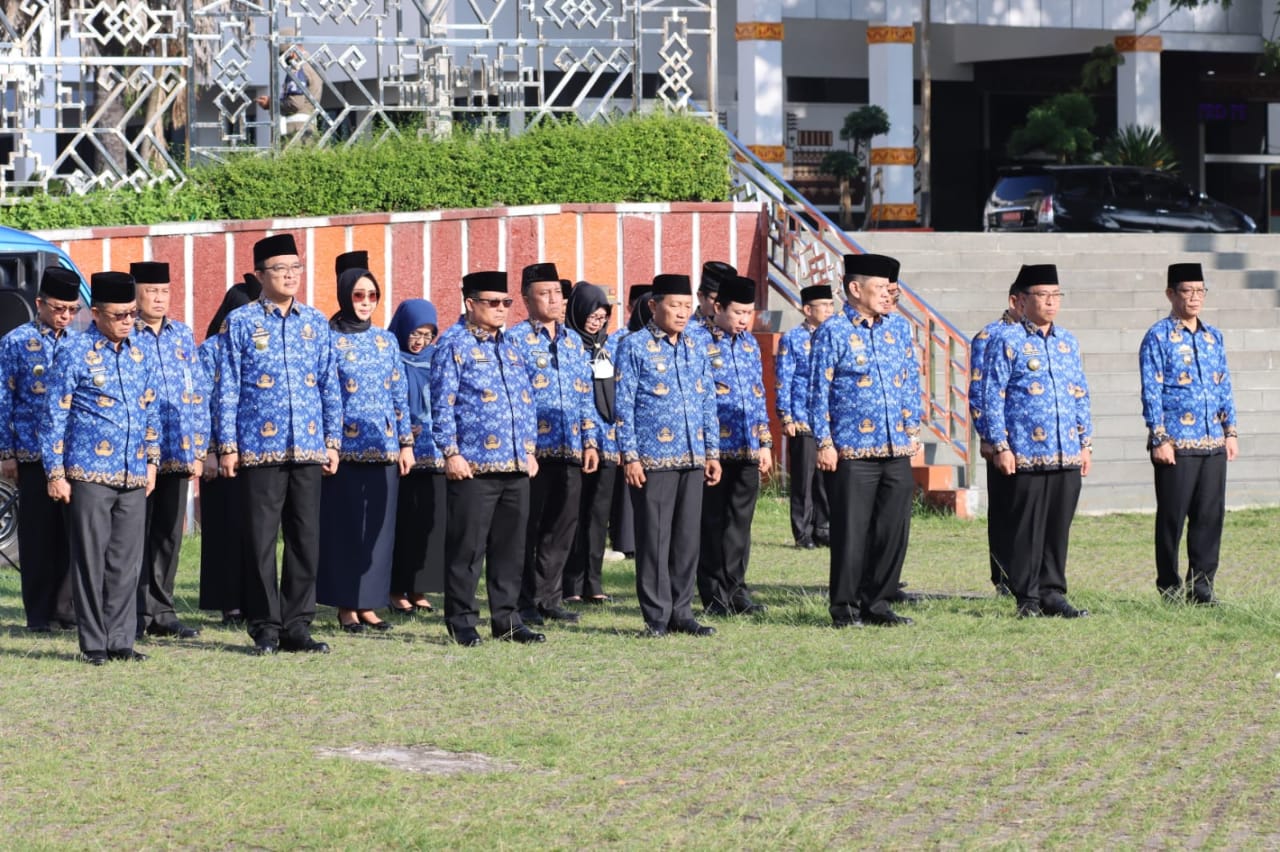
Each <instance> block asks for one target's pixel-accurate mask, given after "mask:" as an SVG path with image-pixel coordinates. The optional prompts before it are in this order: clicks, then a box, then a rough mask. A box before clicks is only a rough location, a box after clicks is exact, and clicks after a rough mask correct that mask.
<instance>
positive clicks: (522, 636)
mask: <svg viewBox="0 0 1280 852" xmlns="http://www.w3.org/2000/svg"><path fill="white" fill-rule="evenodd" d="M493 635H494V638H497V639H501V640H502V641H503V642H519V643H520V644H521V645H536V644H537V643H539V642H545V641H547V637H546V636H545V635H544V634H542V633H535V632H534V631H532V630H530V629H529V628H528V627H525V626H524V625H523V624H521V625H520V626H519V627H517V628H515V629H514V630H509V631H507V632H506V633H495V634H493Z"/></svg>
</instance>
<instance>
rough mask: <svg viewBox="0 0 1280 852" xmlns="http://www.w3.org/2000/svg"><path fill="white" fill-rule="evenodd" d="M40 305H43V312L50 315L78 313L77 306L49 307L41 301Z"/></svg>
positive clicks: (78, 308) (49, 305)
mask: <svg viewBox="0 0 1280 852" xmlns="http://www.w3.org/2000/svg"><path fill="white" fill-rule="evenodd" d="M41 303H42V304H43V305H44V307H45V310H47V311H48V312H49V313H51V314H59V315H60V314H77V313H79V312H80V306H79V305H51V304H49V303H48V302H45V301H44V300H43V299H42V300H41Z"/></svg>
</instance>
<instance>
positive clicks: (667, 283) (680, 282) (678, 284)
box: [649, 275, 693, 296]
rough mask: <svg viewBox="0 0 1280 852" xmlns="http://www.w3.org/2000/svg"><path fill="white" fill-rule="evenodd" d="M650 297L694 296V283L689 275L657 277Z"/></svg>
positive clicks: (654, 278)
mask: <svg viewBox="0 0 1280 852" xmlns="http://www.w3.org/2000/svg"><path fill="white" fill-rule="evenodd" d="M649 295H650V296H692V295H693V282H692V281H690V280H689V276H688V275H655V276H653V289H652V290H650V291H649Z"/></svg>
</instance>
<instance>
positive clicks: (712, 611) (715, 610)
mask: <svg viewBox="0 0 1280 852" xmlns="http://www.w3.org/2000/svg"><path fill="white" fill-rule="evenodd" d="M702 614H703V615H710V616H714V617H716V618H722V617H724V616H727V615H729V608H728V607H727V606H725V605H724V604H722V603H720V601H712V602H711V603H709V604H707V605H706V606H704V607H703V608H702Z"/></svg>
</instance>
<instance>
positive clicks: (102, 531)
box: [0, 233, 1236, 665]
mask: <svg viewBox="0 0 1280 852" xmlns="http://www.w3.org/2000/svg"><path fill="white" fill-rule="evenodd" d="M253 261H254V271H253V273H252V274H248V275H246V276H245V279H244V281H243V282H241V283H237V284H235V285H234V286H232V287H231V288H229V289H228V290H227V292H226V294H225V297H224V299H223V302H222V304H221V306H220V307H219V309H218V312H217V314H216V315H215V317H214V320H213V322H212V323H211V324H210V327H209V331H208V335H207V337H206V339H205V341H204V342H203V343H202V344H201V345H200V346H199V347H196V346H195V343H194V339H193V335H192V332H191V330H190V329H189V328H188V327H187V326H185V325H184V324H182V323H180V322H177V321H174V320H171V319H169V318H168V317H167V312H168V308H169V287H170V283H169V269H168V266H167V264H163V263H155V262H145V263H135V264H133V265H132V266H131V268H130V271H129V272H128V273H123V272H114V271H112V272H100V273H96V274H94V275H93V276H92V278H91V291H92V292H91V295H92V305H91V310H92V313H93V322H92V323H91V324H90V325H89V327H88V329H87V330H86V331H83V332H79V333H77V332H75V331H74V330H73V329H72V327H71V326H72V319H73V317H74V315H75V314H76V312H77V310H78V309H79V305H78V302H79V286H80V280H79V277H78V275H77V274H76V273H75V272H73V271H71V270H67V269H61V268H56V267H55V268H51V269H49V270H47V271H46V273H45V274H44V277H43V279H42V281H41V285H40V295H39V296H38V298H37V300H36V307H37V316H36V318H35V319H34V320H33V321H32V322H31V323H28V324H26V325H23V326H21V327H19V328H18V329H16V330H14V331H13V332H11V333H10V334H9V335H7V336H6V337H5V338H4V340H3V342H0V371H2V372H3V377H4V381H3V382H0V460H2V461H0V473H2V474H3V475H4V476H6V477H8V478H11V479H16V480H17V481H18V485H19V499H20V503H19V505H20V515H19V527H20V548H21V549H20V560H21V564H22V568H23V572H22V591H23V604H24V607H25V609H26V614H27V626H28V628H29V629H31V630H34V631H49V630H53V629H55V628H72V627H74V628H76V629H77V630H78V634H79V641H80V648H81V652H82V655H83V657H84V658H85V659H86V660H87V661H88V662H90V663H93V664H95V665H100V664H103V663H105V662H106V661H108V660H110V659H131V660H140V659H145V655H144V654H142V653H140V652H138V651H137V650H135V649H134V642H135V640H136V639H137V638H138V637H140V636H142V635H143V634H144V633H146V634H151V635H159V636H176V637H180V638H192V637H194V636H196V635H197V634H198V632H199V631H198V630H197V629H196V628H195V627H192V626H189V625H185V624H183V623H182V622H181V621H180V620H179V619H178V618H177V615H176V611H175V607H174V602H173V587H174V579H175V574H176V568H177V560H178V553H179V550H180V546H181V541H182V532H183V520H184V518H185V516H186V505H187V501H188V499H189V487H190V481H191V480H193V479H196V478H201V479H202V480H203V481H202V483H201V502H202V525H203V532H204V535H203V538H202V552H201V582H200V606H201V607H202V608H208V609H215V610H221V611H222V612H223V613H224V621H227V622H232V623H239V622H243V623H244V624H245V626H246V627H247V630H248V632H249V634H250V636H251V638H252V641H253V651H254V652H255V653H257V654H261V655H269V654H274V653H276V652H278V651H281V650H284V651H295V652H319V653H324V652H327V651H328V650H329V648H328V645H327V644H326V643H325V642H322V641H320V640H317V639H315V638H314V637H313V636H312V635H311V627H312V624H313V622H314V620H315V616H316V608H317V604H325V605H329V606H333V607H335V608H336V609H337V612H338V620H339V624H340V625H341V628H342V629H343V630H344V631H347V632H350V633H361V632H365V631H386V630H390V629H392V625H391V624H390V623H389V622H388V621H386V620H384V619H382V618H380V617H379V615H378V610H379V609H382V608H384V607H388V606H389V607H390V609H391V611H393V612H399V613H410V614H411V613H414V612H416V611H420V610H431V608H432V605H431V603H430V601H429V600H428V599H427V597H426V593H428V592H435V591H441V590H442V591H443V593H444V619H445V625H446V628H447V630H448V633H449V635H450V637H452V639H453V640H454V641H455V642H457V643H459V644H461V645H464V646H475V645H478V644H480V643H481V642H482V637H481V635H480V633H479V630H478V626H479V610H478V606H477V601H476V591H477V585H478V583H479V578H480V574H481V571H482V570H483V571H484V573H485V575H486V581H487V592H488V594H487V599H488V609H489V629H490V631H491V633H492V635H493V636H494V637H495V638H498V639H503V640H508V641H514V642H520V643H537V642H543V641H545V639H546V636H545V634H544V633H541V632H537V631H535V630H534V629H533V628H535V627H539V626H542V625H544V624H547V623H548V622H565V623H572V622H576V621H578V620H579V617H580V615H579V612H578V611H575V610H574V609H571V608H569V607H566V605H565V604H566V601H573V602H577V601H583V602H604V601H607V600H608V599H609V598H608V596H607V595H606V594H605V592H604V589H603V583H602V577H601V575H602V561H603V554H604V551H605V531H606V528H607V526H608V525H609V522H610V518H611V516H616V515H618V514H619V513H618V512H615V511H613V510H614V509H616V508H629V509H630V510H631V518H630V521H631V523H630V525H629V526H631V527H633V529H634V545H633V546H634V552H635V559H636V592H637V598H638V603H639V607H640V611H641V614H642V617H643V620H644V633H645V635H648V636H662V635H665V634H667V633H672V632H675V633H688V634H693V635H698V636H707V635H711V634H713V633H714V632H715V630H714V628H712V627H710V626H707V625H704V624H702V623H700V622H699V621H698V620H697V618H696V616H695V613H694V609H693V598H694V595H695V592H696V593H697V594H698V596H699V597H700V599H701V604H702V608H703V612H704V613H705V614H707V615H714V616H731V615H742V614H752V613H758V612H762V611H764V609H765V607H764V606H763V605H762V604H760V603H758V602H757V601H756V600H755V599H754V598H753V596H752V592H751V589H750V587H749V585H748V584H747V580H746V574H747V568H748V563H749V559H750V549H751V548H750V544H751V523H752V518H753V515H754V510H755V502H756V498H757V495H758V492H759V487H760V479H761V476H762V475H765V474H767V473H768V472H769V471H770V469H771V468H772V466H773V453H772V441H771V437H770V429H769V418H768V415H767V408H766V393H765V387H764V380H763V375H762V363H761V351H760V346H759V343H758V341H757V340H756V339H755V337H754V335H753V334H752V333H751V325H752V320H753V313H754V306H755V304H756V301H757V285H756V282H755V281H753V280H752V279H750V278H746V277H743V276H740V275H738V274H737V271H736V270H735V269H734V268H733V267H732V266H730V265H729V264H726V263H723V262H710V263H707V264H705V265H704V267H703V269H702V275H701V278H700V281H699V284H698V288H697V291H696V294H695V291H694V288H693V282H692V281H691V279H690V277H689V276H687V275H678V274H662V275H657V276H656V277H655V278H654V279H653V281H652V283H651V284H646V285H640V286H638V287H633V288H632V290H631V292H630V294H629V299H628V302H629V307H630V313H631V315H630V320H629V322H628V324H627V326H626V327H625V328H623V329H620V330H619V331H617V332H615V333H613V334H609V333H608V330H607V329H608V326H609V320H610V315H611V311H612V305H611V303H610V299H609V297H608V294H607V293H606V292H605V290H604V289H602V288H601V287H598V286H595V285H593V284H590V283H587V282H579V283H578V284H577V285H576V286H571V284H570V282H568V281H565V280H563V279H561V278H560V277H559V274H558V271H557V270H556V268H555V266H554V264H550V263H537V264H532V265H530V266H528V267H525V269H524V270H523V271H522V274H521V277H520V285H519V286H520V295H521V297H522V299H523V301H524V304H525V307H526V309H527V313H528V319H526V320H524V321H522V322H520V323H517V324H515V325H513V326H511V327H508V326H507V318H508V312H509V310H510V308H511V307H512V305H513V303H514V300H513V298H512V297H511V295H510V285H509V281H508V276H507V273H505V272H502V271H479V272H473V273H470V274H468V275H466V276H464V277H463V279H462V282H461V283H462V297H463V307H464V311H463V314H462V316H461V317H460V318H459V320H458V322H456V323H455V324H453V325H452V326H450V327H449V328H448V329H446V330H445V331H444V332H443V334H441V333H440V330H439V325H438V319H437V315H436V310H435V308H434V306H432V304H431V303H430V302H428V301H426V300H423V299H409V300H407V301H405V302H403V303H401V304H400V305H399V306H398V307H397V309H396V311H395V313H394V316H393V318H392V320H391V323H390V325H389V328H388V329H385V330H384V329H381V328H378V327H377V326H375V325H374V324H373V315H374V313H375V311H376V309H377V306H378V304H379V303H380V301H381V299H382V291H381V288H380V285H379V283H378V281H377V279H376V277H375V276H374V275H373V273H372V272H370V271H369V268H368V267H369V263H368V257H367V254H366V253H364V252H361V251H355V252H348V253H346V254H344V255H342V256H340V257H339V258H338V259H337V262H336V265H335V276H336V294H337V301H338V305H339V310H338V312H337V313H336V314H335V315H334V316H332V317H329V318H326V317H324V316H323V315H322V314H321V313H320V312H319V311H317V310H316V309H314V308H312V307H309V306H307V305H304V304H302V303H301V302H299V301H298V299H297V294H298V290H299V288H300V285H301V283H302V273H303V271H304V266H303V264H302V261H301V259H300V257H299V253H298V249H297V246H296V243H295V241H294V239H293V237H292V236H291V235H290V234H287V233H286V234H277V235H274V236H270V237H267V238H265V239H263V240H260V241H259V242H258V243H256V244H255V246H254V252H253ZM844 265H845V268H844V276H843V287H842V289H843V294H842V295H843V301H844V305H843V307H842V309H841V310H839V311H838V312H837V311H836V309H835V306H836V301H835V298H834V293H833V292H832V288H831V287H829V286H824V285H816V286H810V287H806V288H804V290H803V291H802V294H801V297H802V302H803V308H802V310H803V313H804V322H803V323H802V324H801V325H800V326H798V327H797V328H796V329H793V330H792V331H791V332H788V334H787V335H785V336H784V337H783V339H782V341H781V344H780V346H779V348H778V352H777V359H776V364H775V366H776V374H777V379H778V387H777V394H776V413H777V415H778V417H779V419H780V421H781V423H782V426H783V431H784V433H785V435H786V440H787V442H788V451H789V452H788V455H789V460H790V464H789V472H790V479H791V495H792V498H791V499H792V513H791V514H792V531H793V533H794V536H795V541H796V545H797V546H798V547H801V548H805V549H812V548H815V547H818V546H829V547H830V592H829V594H830V607H829V609H830V615H831V619H832V622H833V624H834V625H835V626H836V627H838V628H844V627H857V626H862V625H864V624H874V625H883V626H893V625H903V624H910V623H911V619H910V618H907V617H905V616H903V615H900V614H898V613H896V612H894V610H893V609H892V606H891V604H892V603H893V602H894V601H895V600H898V599H899V598H900V592H899V587H900V576H901V570H902V564H903V561H904V558H905V554H906V549H907V543H908V538H909V525H910V517H911V506H912V497H913V493H914V485H913V479H912V474H911V458H912V457H913V456H914V455H915V454H916V453H917V452H919V450H920V446H921V445H920V436H919V433H920V428H921V421H922V411H921V392H920V384H919V381H920V379H919V377H920V368H919V363H918V361H917V358H916V351H915V345H914V342H913V336H912V331H911V328H910V326H909V324H908V323H907V321H906V320H905V319H904V318H903V317H902V316H901V315H900V314H898V313H897V312H896V311H895V305H896V303H897V297H898V284H897V282H898V272H899V264H898V262H897V261H896V260H894V259H893V258H889V257H885V256H882V255H873V254H859V255H848V256H846V257H845V258H844ZM1169 282H1170V283H1169V291H1168V296H1169V300H1170V302H1171V305H1172V307H1173V312H1172V314H1171V316H1170V318H1169V319H1168V320H1166V321H1162V323H1160V324H1157V326H1156V327H1154V328H1153V329H1152V331H1151V332H1150V333H1149V334H1148V336H1147V340H1145V341H1144V343H1143V348H1142V373H1143V388H1144V391H1143V410H1144V416H1145V417H1146V418H1147V423H1148V428H1149V432H1150V447H1151V454H1152V460H1153V462H1154V463H1155V464H1156V491H1157V499H1158V504H1159V506H1160V510H1159V513H1158V515H1157V542H1158V543H1157V564H1158V567H1159V576H1158V581H1157V582H1158V586H1159V587H1160V589H1161V591H1162V592H1163V593H1165V594H1166V595H1168V596H1176V595H1178V594H1181V591H1180V589H1181V583H1180V581H1179V577H1178V570H1177V549H1178V541H1179V538H1180V535H1181V530H1182V525H1183V522H1184V521H1185V519H1186V518H1187V517H1188V515H1189V516H1190V518H1191V531H1190V533H1189V544H1190V560H1191V563H1192V564H1191V572H1190V576H1189V581H1188V586H1187V592H1186V594H1188V595H1189V596H1190V598H1191V600H1193V601H1195V602H1201V603H1209V602H1212V601H1213V600H1214V598H1213V591H1212V584H1213V578H1214V572H1215V571H1216V567H1217V548H1218V541H1219V537H1220V531H1221V524H1222V514H1223V505H1224V502H1225V496H1224V488H1225V466H1224V465H1223V463H1222V461H1223V460H1224V459H1230V458H1233V457H1234V456H1235V454H1236V437H1235V410H1234V407H1233V405H1232V404H1231V392H1230V377H1229V373H1228V372H1227V368H1226V360H1225V354H1224V352H1223V347H1222V338H1221V335H1220V333H1218V332H1217V331H1216V329H1212V328H1211V327H1209V326H1206V325H1204V324H1203V323H1200V322H1199V321H1198V318H1197V317H1198V312H1199V306H1200V305H1202V304H1203V296H1204V292H1205V290H1204V284H1203V275H1202V273H1201V272H1200V270H1199V267H1198V266H1197V265H1194V264H1179V265H1175V266H1174V267H1170V272H1169ZM695 295H696V299H697V304H696V305H695ZM1060 299H1061V291H1060V289H1059V288H1058V284H1057V272H1056V269H1055V268H1054V267H1052V266H1036V267H1026V266H1024V267H1023V269H1022V270H1021V272H1020V273H1019V275H1018V278H1017V280H1016V281H1015V282H1014V284H1013V286H1012V287H1011V288H1010V296H1009V308H1008V310H1007V311H1006V312H1005V314H1004V315H1003V316H1002V317H1001V319H1000V320H999V321H997V322H995V323H992V324H991V325H989V326H987V327H986V328H985V329H983V331H982V332H980V333H979V334H978V336H977V337H976V338H975V339H974V341H973V347H972V363H973V373H972V375H971V382H970V387H969V398H970V404H971V413H972V418H973V422H974V424H975V427H976V429H977V431H978V433H979V435H980V436H981V438H982V454H983V456H984V458H986V459H987V464H988V483H989V488H990V493H991V514H990V521H989V529H990V545H991V566H992V581H993V583H995V584H996V585H997V588H999V589H1003V590H1007V591H1008V592H1009V593H1011V594H1012V595H1014V596H1015V597H1016V600H1017V607H1018V610H1017V611H1018V615H1019V616H1022V617H1033V616H1039V615H1059V616H1064V617H1078V616H1081V615H1085V614H1087V613H1086V612H1085V611H1084V610H1078V609H1076V608H1075V607H1073V606H1072V605H1071V604H1070V603H1069V602H1068V600H1067V598H1066V577H1065V569H1066V555H1067V539H1068V535H1069V529H1070V524H1071V519H1072V516H1073V515H1074V511H1075V504H1076V500H1077V498H1078V495H1079V491H1080V478H1081V477H1082V476H1084V475H1087V474H1088V471H1089V468H1090V465H1091V460H1090V455H1091V436H1092V428H1091V423H1090V419H1089V393H1088V386H1087V383H1086V381H1085V378H1084V371H1083V366H1082V362H1081V357H1080V351H1079V346H1078V344H1077V342H1076V340H1075V338H1074V337H1073V336H1072V335H1071V334H1070V333H1069V332H1067V331H1066V330H1065V329H1062V328H1060V327H1058V326H1057V325H1056V324H1055V322H1054V318H1055V316H1056V313H1057V307H1058V305H1059V304H1060ZM615 483H617V484H616V485H615ZM623 483H625V485H623ZM615 494H622V495H625V496H624V499H623V501H622V502H623V503H624V504H625V506H621V507H618V506H614V505H613V504H614V503H615V500H614V497H615ZM1215 530H1216V532H1215ZM281 531H282V532H283V542H284V557H283V564H282V565H281V566H277V560H276V548H277V541H278V538H279V535H280V533H281Z"/></svg>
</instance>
